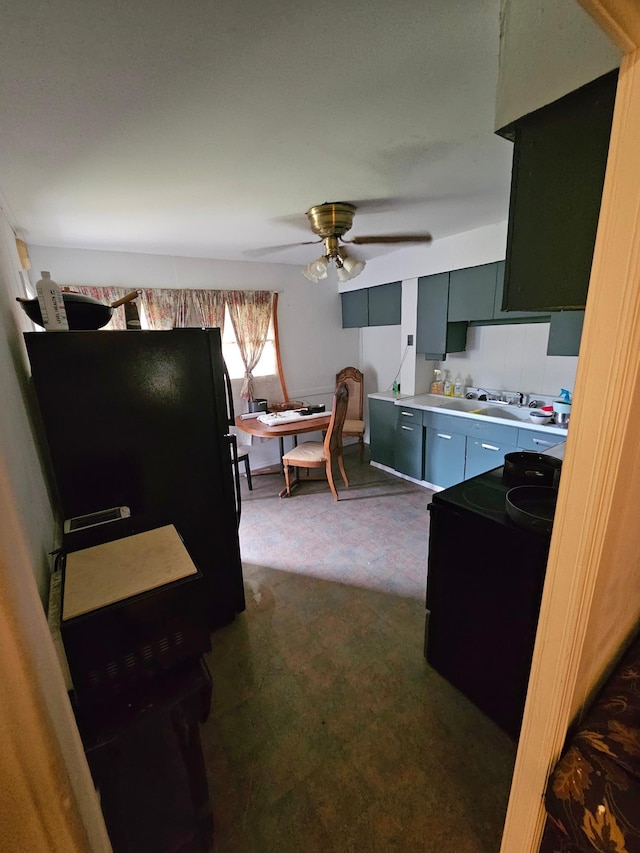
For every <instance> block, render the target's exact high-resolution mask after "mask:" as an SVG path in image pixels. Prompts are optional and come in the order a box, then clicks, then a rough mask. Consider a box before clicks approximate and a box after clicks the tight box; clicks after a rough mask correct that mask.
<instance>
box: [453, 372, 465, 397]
mask: <svg viewBox="0 0 640 853" xmlns="http://www.w3.org/2000/svg"><path fill="white" fill-rule="evenodd" d="M453 396H454V397H464V379H463V378H462V376H461V374H460V373H458V375H457V376H456V378H455V382H454V385H453Z"/></svg>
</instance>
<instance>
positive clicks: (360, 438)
mask: <svg viewBox="0 0 640 853" xmlns="http://www.w3.org/2000/svg"><path fill="white" fill-rule="evenodd" d="M358 445H359V450H360V462H364V436H363V435H361V436H359V437H358Z"/></svg>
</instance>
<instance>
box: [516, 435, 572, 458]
mask: <svg viewBox="0 0 640 853" xmlns="http://www.w3.org/2000/svg"><path fill="white" fill-rule="evenodd" d="M566 440H567V439H566V438H565V437H564V436H562V435H548V434H545V433H543V432H536V430H532V429H519V430H518V447H519V448H521V449H522V450H537V451H538V453H544V451H545V450H548V449H549V448H550V447H555V446H556V444H564V442H565V441H566Z"/></svg>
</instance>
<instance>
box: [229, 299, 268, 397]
mask: <svg viewBox="0 0 640 853" xmlns="http://www.w3.org/2000/svg"><path fill="white" fill-rule="evenodd" d="M226 299H227V309H228V311H229V316H230V317H231V322H232V324H233V331H234V332H235V334H236V340H237V341H238V347H239V349H240V355H241V356H242V361H243V364H244V369H245V374H244V381H243V383H242V390H241V391H240V396H241V397H242V398H243V399H245V400H253V396H254V394H253V372H252V371H253V369H254V367H255V366H256V364H257V363H258V362H259V361H260V356H261V355H262V350H263V349H264V345H265V343H266V340H267V332H268V331H269V322H270V321H271V305H272V301H273V296H272V294H271V292H270V291H268V290H229V291H227V293H226Z"/></svg>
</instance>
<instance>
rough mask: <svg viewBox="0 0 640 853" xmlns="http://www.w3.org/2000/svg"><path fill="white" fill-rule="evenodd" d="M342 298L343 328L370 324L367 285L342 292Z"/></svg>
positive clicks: (354, 327)
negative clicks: (360, 288)
mask: <svg viewBox="0 0 640 853" xmlns="http://www.w3.org/2000/svg"><path fill="white" fill-rule="evenodd" d="M340 299H341V300H342V328H343V329H358V328H361V327H362V326H368V325H369V291H368V290H367V288H366V287H365V288H363V289H362V290H350V291H348V292H347V293H341V294H340Z"/></svg>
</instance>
